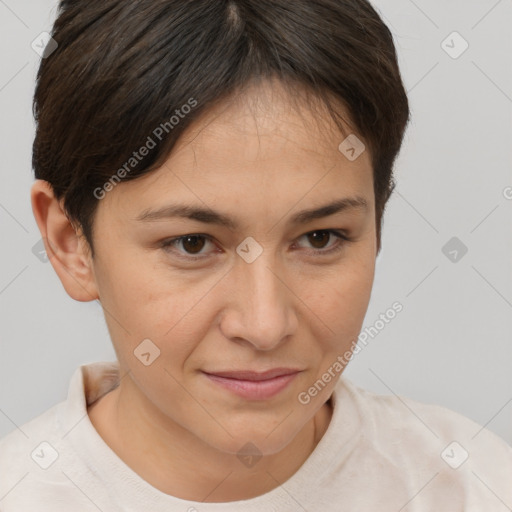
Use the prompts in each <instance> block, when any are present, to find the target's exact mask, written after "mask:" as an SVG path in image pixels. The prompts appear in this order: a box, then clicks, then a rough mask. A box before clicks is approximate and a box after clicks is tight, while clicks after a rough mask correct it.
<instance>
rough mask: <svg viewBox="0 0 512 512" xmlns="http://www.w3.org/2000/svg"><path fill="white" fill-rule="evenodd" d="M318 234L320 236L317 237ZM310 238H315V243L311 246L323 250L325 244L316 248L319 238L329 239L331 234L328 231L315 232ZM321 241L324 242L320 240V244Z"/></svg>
mask: <svg viewBox="0 0 512 512" xmlns="http://www.w3.org/2000/svg"><path fill="white" fill-rule="evenodd" d="M318 234H320V236H316V237H315V235H318ZM309 236H310V237H313V240H314V241H313V242H312V243H311V245H313V247H315V249H322V248H323V247H324V245H325V244H322V243H320V246H316V245H315V242H318V238H320V239H322V238H325V237H327V239H329V233H327V231H314V232H313V233H311V234H310V235H309ZM321 241H322V240H320V242H321Z"/></svg>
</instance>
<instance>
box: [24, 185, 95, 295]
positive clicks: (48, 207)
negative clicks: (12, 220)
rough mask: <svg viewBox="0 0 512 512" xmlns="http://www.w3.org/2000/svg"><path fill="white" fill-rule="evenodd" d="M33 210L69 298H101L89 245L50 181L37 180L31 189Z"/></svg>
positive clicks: (45, 244)
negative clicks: (72, 221)
mask: <svg viewBox="0 0 512 512" xmlns="http://www.w3.org/2000/svg"><path fill="white" fill-rule="evenodd" d="M30 199H31V204H32V212H33V214H34V217H35V220H36V223H37V225H38V227H39V231H40V232H41V237H42V239H43V241H44V246H45V249H46V253H47V256H48V259H49V261H50V262H51V264H52V266H53V268H54V270H55V272H56V273H57V275H58V276H59V279H60V280H61V282H62V285H63V286H64V289H65V290H66V292H67V293H68V295H69V296H70V297H72V298H73V299H75V300H77V301H81V302H88V301H92V300H96V299H98V298H99V295H98V290H97V285H96V279H95V276H94V272H93V268H92V260H91V258H90V256H89V253H88V251H87V244H86V242H85V240H84V239H83V237H81V236H80V235H79V234H78V233H77V232H76V231H75V228H74V227H73V225H72V224H71V222H70V221H69V219H68V217H67V215H66V213H65V212H64V209H63V202H62V200H60V201H58V200H57V199H56V197H55V195H54V193H53V189H52V186H51V185H50V183H48V182H47V181H44V180H36V181H35V182H34V184H33V185H32V188H31V191H30Z"/></svg>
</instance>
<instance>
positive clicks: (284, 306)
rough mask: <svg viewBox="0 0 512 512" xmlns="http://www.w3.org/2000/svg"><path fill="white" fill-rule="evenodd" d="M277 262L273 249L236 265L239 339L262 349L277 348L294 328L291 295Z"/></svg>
mask: <svg viewBox="0 0 512 512" xmlns="http://www.w3.org/2000/svg"><path fill="white" fill-rule="evenodd" d="M276 260H277V259H276V258H275V256H274V254H273V253H272V252H271V251H270V250H267V251H265V250H263V252H261V254H260V255H259V256H258V257H256V259H255V260H254V261H252V262H250V263H249V262H248V261H246V260H244V259H243V258H240V260H239V261H237V263H236V270H235V274H236V275H235V279H236V282H237V283H238V286H239V287H240V289H239V290H237V293H236V296H237V297H238V299H239V300H238V301H237V304H236V305H235V308H236V310H237V311H238V314H239V315H240V316H239V318H238V321H239V322H240V323H239V324H238V330H239V331H238V334H237V336H238V337H242V338H245V339H247V340H248V341H250V342H251V343H252V344H253V345H255V346H257V348H259V349H263V350H264V349H267V350H269V349H271V348H274V347H275V346H276V345H277V344H279V343H280V342H281V340H282V339H283V338H285V337H286V336H287V335H288V334H290V332H291V330H290V329H291V327H292V326H291V299H290V296H289V294H290V293H291V292H290V291H289V289H288V288H287V287H286V286H285V285H284V284H283V282H282V279H283V278H282V277H281V275H280V274H281V272H280V269H279V268H278V265H276Z"/></svg>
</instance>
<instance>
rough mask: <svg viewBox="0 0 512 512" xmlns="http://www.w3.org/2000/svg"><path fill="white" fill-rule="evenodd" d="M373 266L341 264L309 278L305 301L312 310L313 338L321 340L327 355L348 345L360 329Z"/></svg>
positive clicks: (370, 288) (366, 304)
mask: <svg viewBox="0 0 512 512" xmlns="http://www.w3.org/2000/svg"><path fill="white" fill-rule="evenodd" d="M373 268H374V267H373V266H372V265H371V264H370V265H364V264H361V263H360V264H358V265H353V266H349V265H340V266H339V267H338V268H337V269H333V271H332V272H330V273H329V274H326V275H325V276H323V277H319V278H317V279H315V280H314V281H312V282H314V286H311V284H310V285H309V292H308V294H307V297H306V298H305V300H304V302H305V303H306V304H307V305H308V306H309V307H310V309H311V310H312V312H313V313H314V315H313V316H312V317H311V318H312V319H314V325H315V326H316V327H315V337H316V339H321V340H324V345H325V349H326V350H327V351H328V352H329V353H330V357H332V355H333V353H334V352H337V353H338V352H340V351H343V352H344V351H345V350H346V348H348V347H350V346H351V343H352V342H353V341H354V340H356V339H357V337H358V335H359V333H360V331H361V328H362V324H363V321H364V318H365V315H366V312H367V309H368V305H369V302H370V296H371V291H372V285H373V275H374V273H373Z"/></svg>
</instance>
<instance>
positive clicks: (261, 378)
mask: <svg viewBox="0 0 512 512" xmlns="http://www.w3.org/2000/svg"><path fill="white" fill-rule="evenodd" d="M301 371H302V370H297V369H292V368H274V369H272V370H268V371H265V372H253V371H219V372H217V371H216V372H212V373H210V372H203V374H204V375H206V377H207V378H208V379H209V380H210V381H211V382H213V383H215V384H217V385H219V386H220V387H221V388H223V389H225V390H227V391H230V392H231V393H234V394H236V395H238V396H241V397H242V398H245V399H248V400H267V399H269V398H272V397H273V396H275V395H277V394H279V393H280V392H281V391H283V390H284V389H285V388H286V387H287V386H288V384H290V383H291V382H292V380H293V379H294V378H295V377H296V376H297V375H298V374H299V373H300V372H301Z"/></svg>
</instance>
